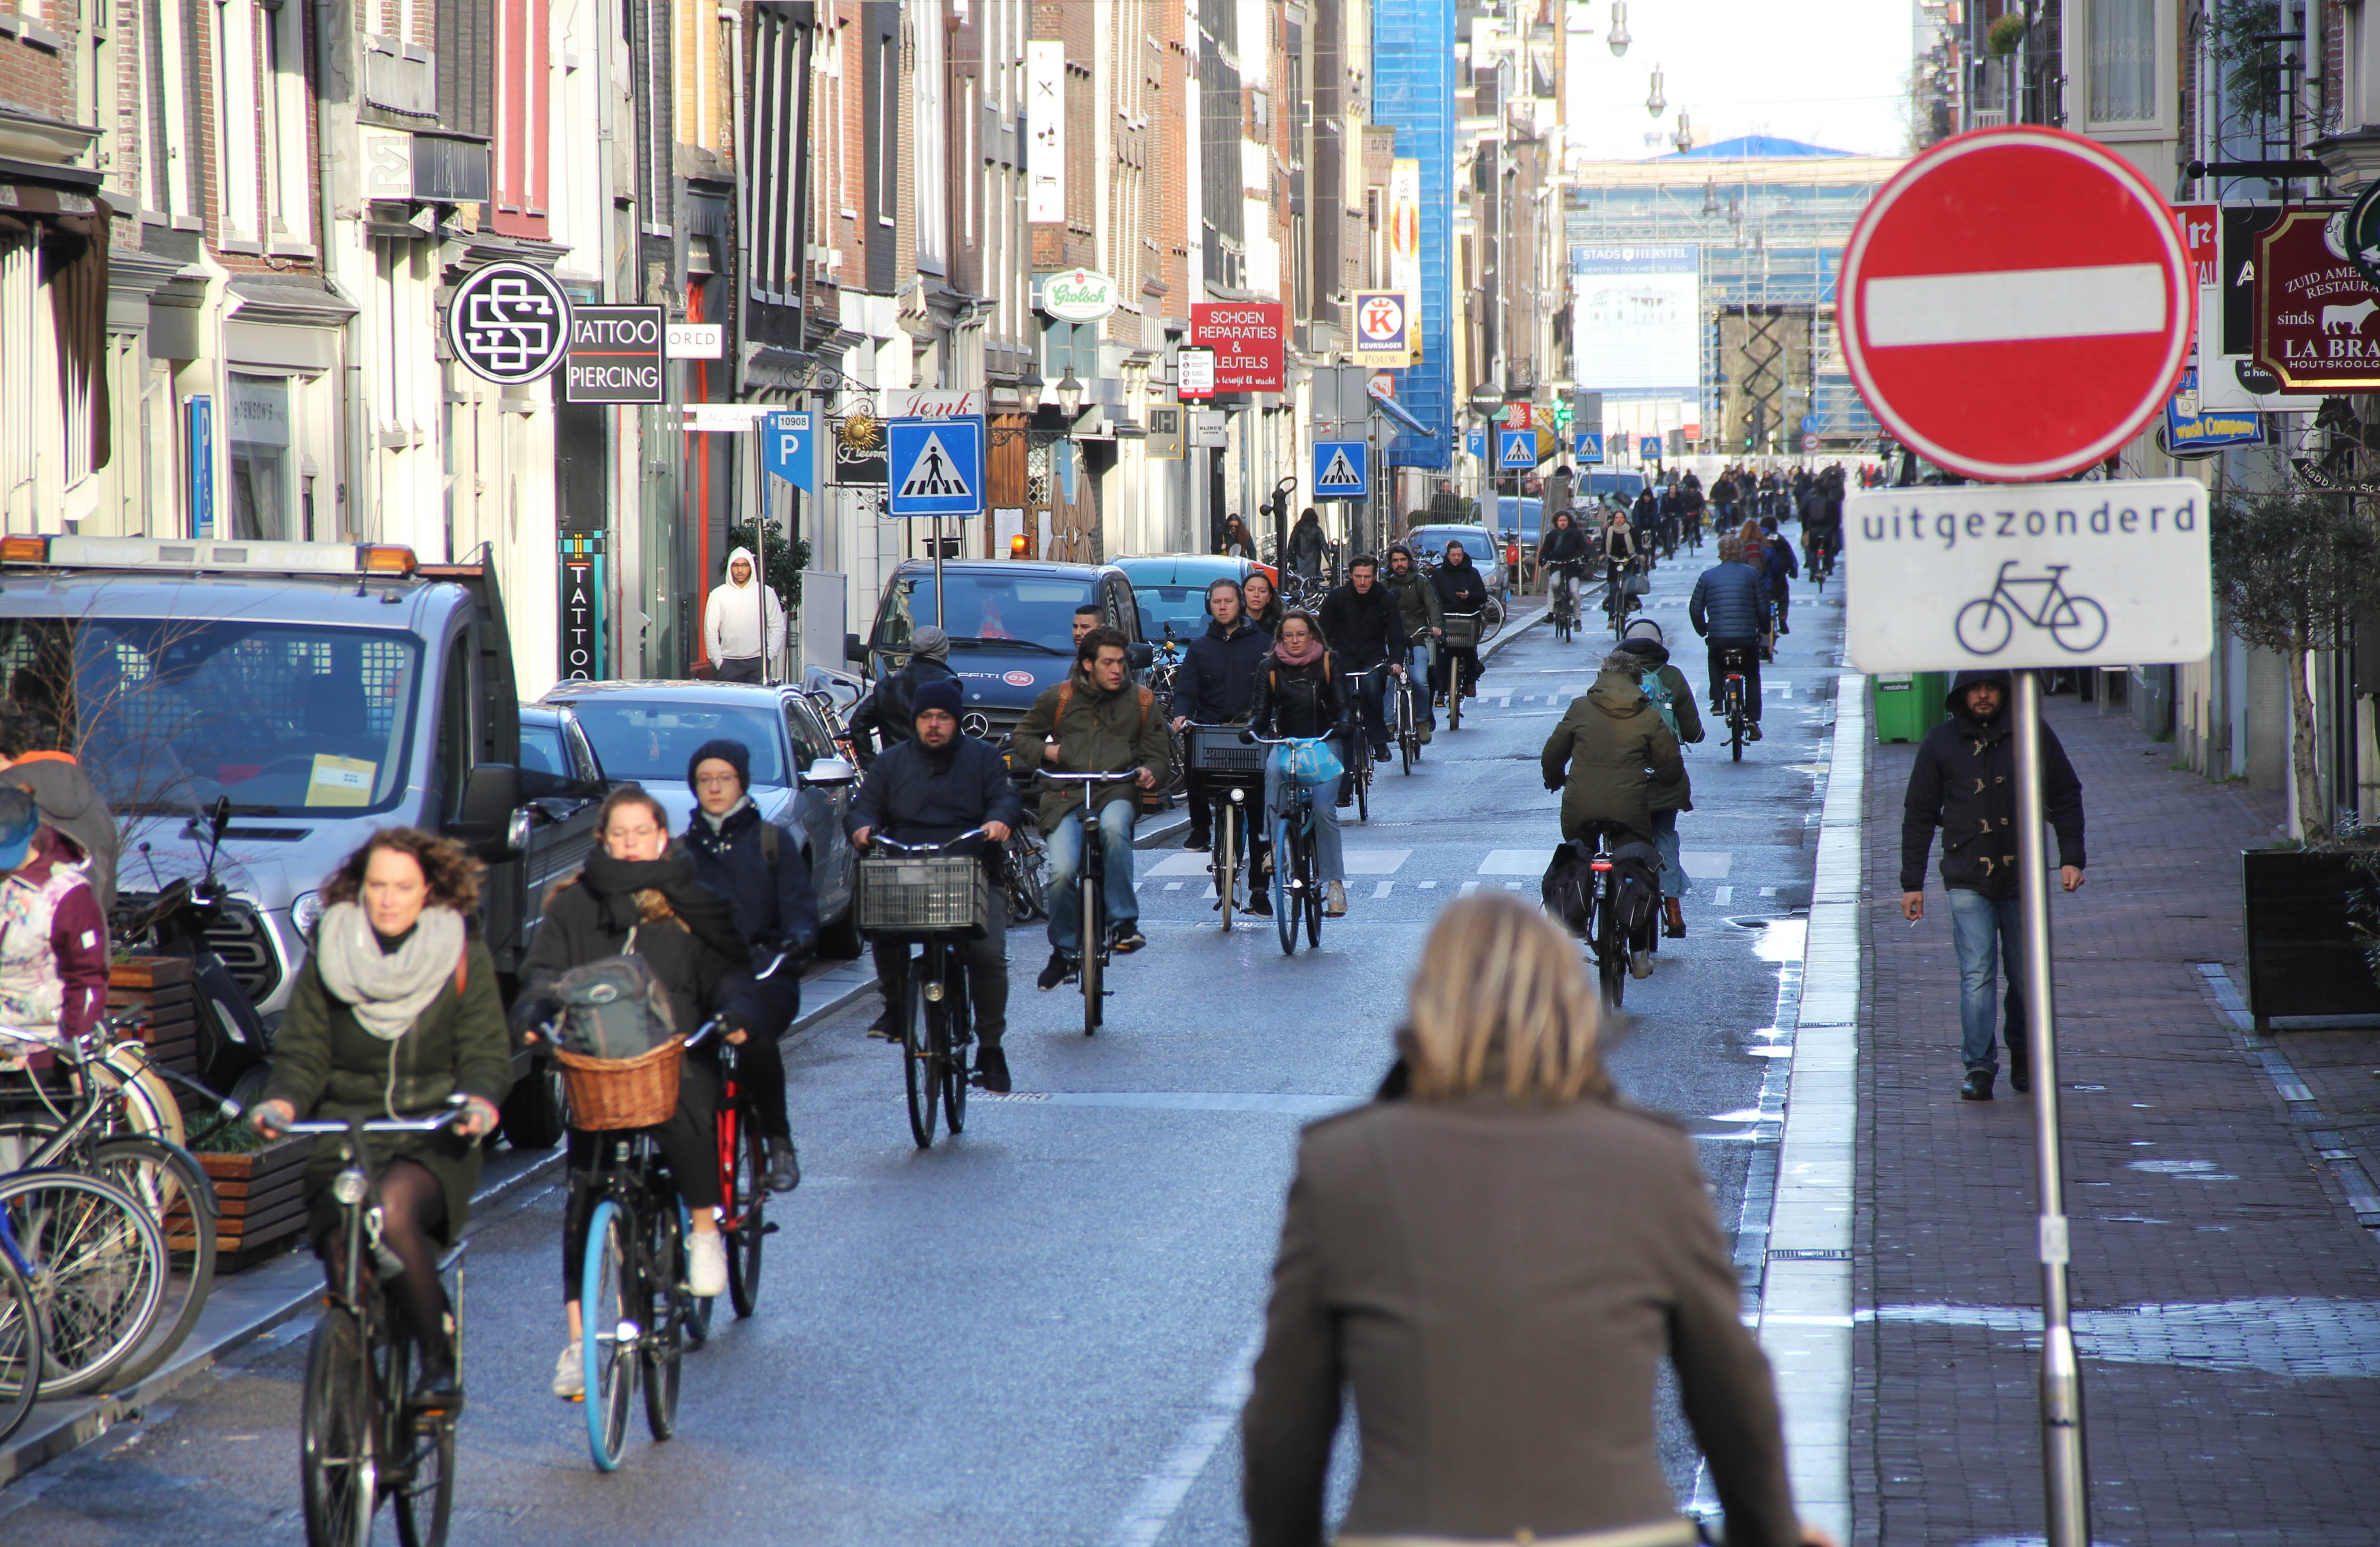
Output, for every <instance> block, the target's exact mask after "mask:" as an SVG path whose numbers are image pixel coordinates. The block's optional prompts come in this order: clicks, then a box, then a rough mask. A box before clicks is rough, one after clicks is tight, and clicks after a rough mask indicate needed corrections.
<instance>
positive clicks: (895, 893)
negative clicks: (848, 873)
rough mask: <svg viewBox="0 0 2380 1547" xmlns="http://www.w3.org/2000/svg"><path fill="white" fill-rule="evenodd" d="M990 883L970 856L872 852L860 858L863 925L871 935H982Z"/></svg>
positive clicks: (969, 936) (975, 860)
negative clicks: (931, 933)
mask: <svg viewBox="0 0 2380 1547" xmlns="http://www.w3.org/2000/svg"><path fill="white" fill-rule="evenodd" d="M990 916H991V881H990V874H989V873H988V872H987V871H985V869H984V865H983V861H982V860H981V859H977V857H975V856H974V855H967V854H902V855H893V854H871V855H868V856H867V857H866V858H864V859H861V860H860V862H859V927H860V928H861V929H862V930H863V931H865V932H868V933H869V934H911V933H917V932H926V931H932V932H941V931H944V930H954V931H957V932H960V933H962V934H964V935H965V936H966V937H967V938H968V939H970V940H974V939H980V938H981V937H982V935H983V932H984V924H985V921H986V920H988V919H990Z"/></svg>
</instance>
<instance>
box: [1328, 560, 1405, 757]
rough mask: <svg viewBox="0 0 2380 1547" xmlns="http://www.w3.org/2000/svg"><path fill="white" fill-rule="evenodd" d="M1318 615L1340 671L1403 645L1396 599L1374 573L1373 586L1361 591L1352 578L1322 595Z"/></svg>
mask: <svg viewBox="0 0 2380 1547" xmlns="http://www.w3.org/2000/svg"><path fill="white" fill-rule="evenodd" d="M1319 616H1320V619H1321V622H1322V638H1323V640H1324V642H1325V643H1327V644H1328V645H1329V646H1330V651H1331V652H1332V653H1334V654H1336V655H1337V656H1338V657H1339V659H1340V660H1341V661H1342V663H1343V664H1342V665H1341V667H1340V668H1339V669H1340V670H1342V671H1350V672H1354V671H1362V670H1363V669H1364V668H1365V667H1366V666H1377V665H1378V664H1380V663H1381V662H1383V661H1385V660H1387V659H1388V658H1389V652H1390V650H1391V649H1402V648H1403V645H1404V640H1405V636H1404V631H1403V625H1402V624H1401V623H1400V622H1399V621H1398V605H1397V600H1396V598H1395V597H1394V596H1391V595H1390V593H1389V588H1388V587H1386V586H1384V585H1382V584H1380V582H1379V580H1378V578H1377V577H1376V578H1375V579H1373V581H1372V589H1371V590H1370V591H1364V592H1361V593H1358V592H1357V591H1356V590H1355V582H1354V581H1353V580H1350V581H1348V582H1347V583H1346V584H1345V585H1343V586H1340V587H1338V588H1337V589H1335V590H1334V591H1331V592H1330V595H1328V596H1326V597H1324V598H1323V599H1322V611H1321V613H1320V614H1319ZM1317 734H1319V733H1317Z"/></svg>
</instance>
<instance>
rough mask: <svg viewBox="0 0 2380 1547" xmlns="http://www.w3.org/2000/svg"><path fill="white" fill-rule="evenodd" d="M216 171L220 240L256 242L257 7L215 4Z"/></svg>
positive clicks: (239, 2) (233, 0) (219, 0)
mask: <svg viewBox="0 0 2380 1547" xmlns="http://www.w3.org/2000/svg"><path fill="white" fill-rule="evenodd" d="M212 10H213V28H214V45H215V47H214V54H215V168H216V175H217V177H218V178H219V179H220V190H219V191H220V195H221V208H220V209H219V211H218V212H217V213H218V215H219V216H220V218H221V220H222V222H223V225H222V229H221V230H220V231H218V232H217V233H216V239H217V240H218V241H224V242H240V243H253V242H255V241H256V240H257V238H258V234H259V232H260V230H261V226H262V224H263V223H262V220H261V211H260V209H259V203H260V201H259V199H258V197H257V194H258V179H257V153H256V145H257V101H256V33H255V28H254V25H253V24H254V22H255V19H256V9H255V7H254V6H252V5H250V4H248V3H247V0H215V3H214V5H213V7H212Z"/></svg>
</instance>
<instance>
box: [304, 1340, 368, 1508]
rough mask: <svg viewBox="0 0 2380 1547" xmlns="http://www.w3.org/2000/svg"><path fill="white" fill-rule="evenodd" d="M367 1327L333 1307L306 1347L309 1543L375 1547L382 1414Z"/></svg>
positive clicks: (305, 1458)
mask: <svg viewBox="0 0 2380 1547" xmlns="http://www.w3.org/2000/svg"><path fill="white" fill-rule="evenodd" d="M371 1374H372V1372H371V1368H370V1361H369V1360H368V1359H367V1358H365V1353H364V1334H363V1327H362V1324H361V1323H360V1322H358V1321H357V1319H356V1315H355V1312H353V1311H351V1310H348V1309H346V1308H345V1307H342V1306H334V1307H333V1308H332V1309H330V1310H329V1311H327V1312H325V1313H324V1314H323V1317H322V1321H321V1322H318V1323H317V1324H316V1325H315V1328H314V1336H313V1339H312V1341H311V1343H310V1345H309V1346H308V1347H307V1349H306V1395H305V1398H304V1404H303V1407H302V1408H301V1409H300V1417H299V1420H298V1423H299V1427H298V1436H297V1469H298V1473H299V1485H300V1491H301V1492H302V1494H303V1497H304V1503H305V1512H306V1541H307V1542H308V1547H370V1543H371V1527H372V1511H373V1509H374V1507H375V1506H376V1505H377V1504H378V1503H379V1499H380V1454H379V1452H380V1445H379V1439H378V1435H377V1433H376V1431H377V1429H378V1427H379V1415H378V1413H377V1412H375V1411H374V1407H373V1403H372V1379H371Z"/></svg>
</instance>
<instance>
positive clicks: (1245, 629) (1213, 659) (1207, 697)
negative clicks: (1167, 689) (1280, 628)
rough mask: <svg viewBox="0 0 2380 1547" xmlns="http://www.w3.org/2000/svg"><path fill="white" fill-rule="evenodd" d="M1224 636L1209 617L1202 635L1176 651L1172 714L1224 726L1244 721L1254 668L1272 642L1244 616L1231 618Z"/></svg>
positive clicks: (1253, 680) (1251, 693)
mask: <svg viewBox="0 0 2380 1547" xmlns="http://www.w3.org/2000/svg"><path fill="white" fill-rule="evenodd" d="M1233 621H1234V622H1235V623H1236V624H1237V625H1238V627H1234V628H1233V630H1232V631H1231V632H1230V633H1228V634H1226V633H1224V632H1223V626H1222V625H1221V624H1220V623H1217V622H1215V621H1214V620H1213V619H1212V618H1209V619H1208V620H1207V631H1206V632H1205V633H1204V634H1201V635H1199V636H1198V637H1197V638H1196V639H1195V640H1191V641H1190V642H1189V644H1188V645H1186V646H1184V649H1183V652H1182V665H1181V668H1180V669H1179V670H1177V671H1176V672H1175V673H1174V674H1173V714H1174V717H1175V718H1177V719H1179V718H1181V717H1183V716H1184V715H1186V716H1188V717H1189V718H1190V719H1193V720H1196V721H1197V722H1198V723H1199V724H1201V725H1227V724H1230V723H1232V722H1233V721H1238V720H1245V719H1246V718H1247V717H1248V704H1249V702H1250V700H1251V699H1252V698H1253V697H1254V695H1255V693H1256V676H1257V663H1258V662H1260V661H1262V660H1263V659H1264V658H1265V652H1267V651H1269V650H1270V649H1271V648H1272V639H1271V637H1270V636H1269V635H1268V634H1267V633H1266V632H1265V631H1264V630H1263V629H1261V628H1258V627H1256V626H1255V625H1254V624H1252V623H1250V622H1248V621H1247V620H1246V619H1245V618H1244V617H1243V618H1238V619H1235V620H1233Z"/></svg>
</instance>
